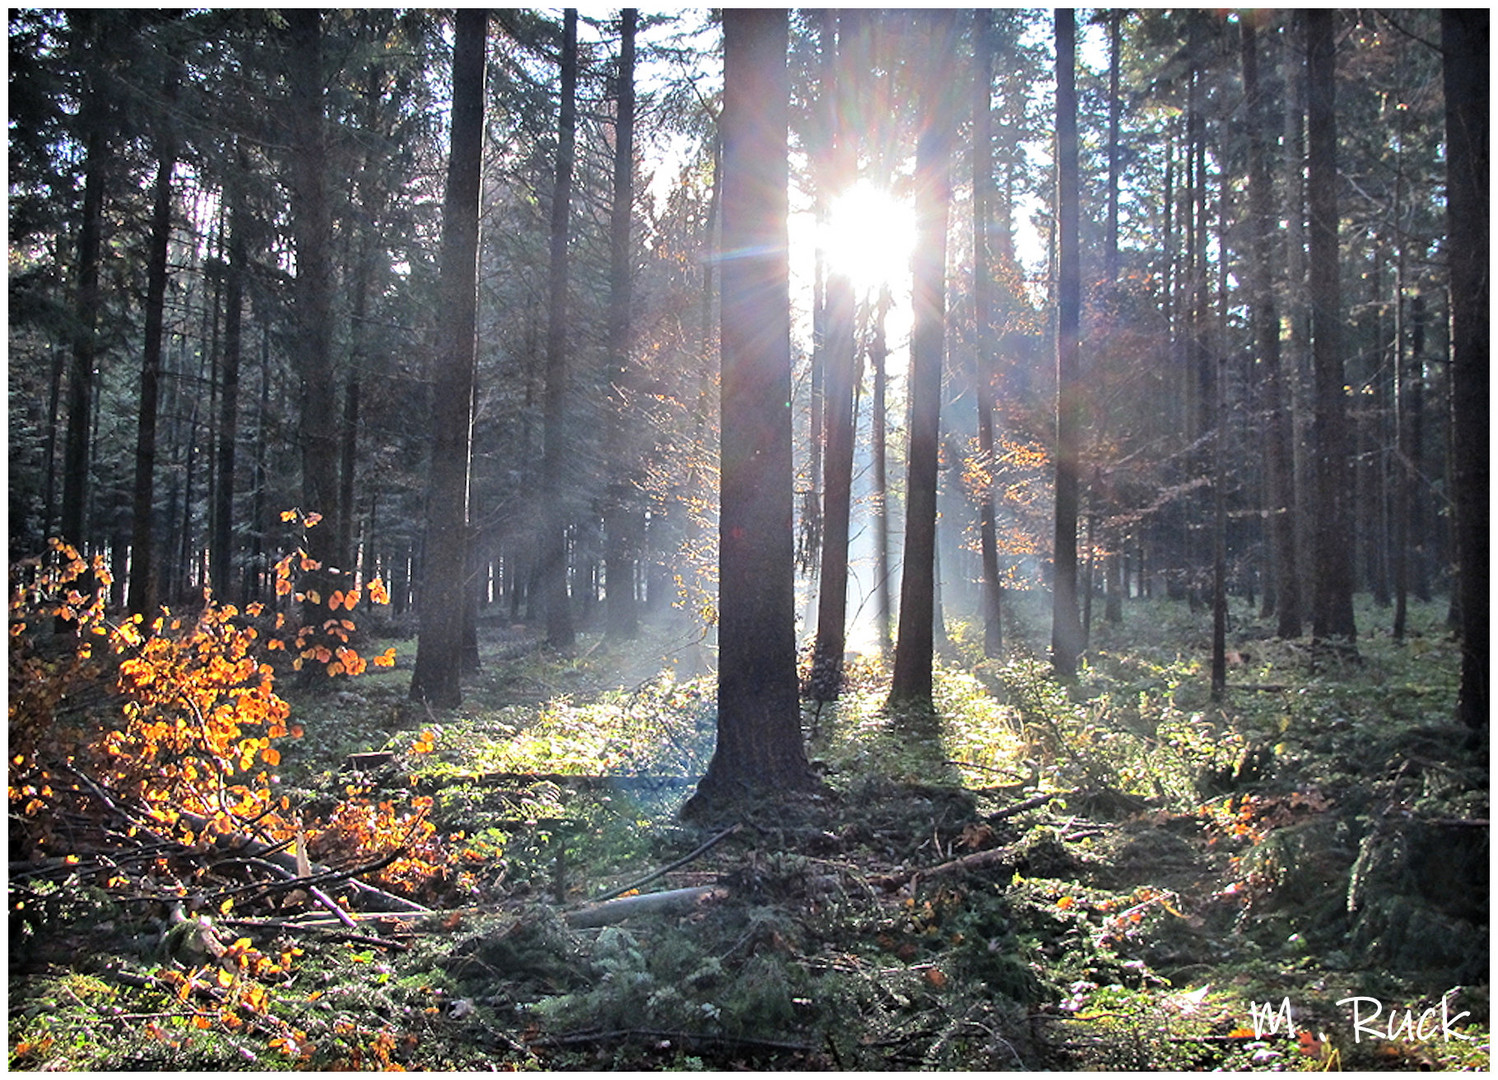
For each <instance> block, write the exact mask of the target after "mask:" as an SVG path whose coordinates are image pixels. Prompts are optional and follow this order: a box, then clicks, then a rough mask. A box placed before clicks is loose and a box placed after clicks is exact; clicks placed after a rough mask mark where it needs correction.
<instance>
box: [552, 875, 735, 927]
mask: <svg viewBox="0 0 1498 1080" xmlns="http://www.w3.org/2000/svg"><path fill="white" fill-rule="evenodd" d="M727 895H728V890H727V889H723V888H720V887H718V886H716V885H707V886H704V887H702V888H696V889H670V890H667V891H666V892H656V893H645V894H643V895H641V896H626V897H623V898H621V899H618V900H608V901H605V902H604V903H601V904H589V905H588V906H587V907H582V908H577V909H576V910H574V911H569V912H567V913H566V914H565V915H564V916H563V917H564V918H565V919H566V920H567V925H569V926H571V927H574V928H576V929H583V928H585V927H590V926H610V925H612V924H614V923H616V922H621V921H623V920H624V919H632V918H634V917H635V916H637V915H677V914H683V913H686V912H689V911H693V910H695V909H697V908H699V907H702V906H704V905H706V904H708V903H709V902H711V901H714V900H721V899H723V898H724V897H725V896H727Z"/></svg>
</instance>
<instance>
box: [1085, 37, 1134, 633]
mask: <svg viewBox="0 0 1498 1080" xmlns="http://www.w3.org/2000/svg"><path fill="white" fill-rule="evenodd" d="M1127 14H1128V13H1127V12H1126V11H1124V10H1123V9H1122V8H1115V9H1114V10H1113V11H1110V12H1109V13H1108V230H1107V236H1106V241H1105V242H1106V245H1107V246H1106V247H1105V248H1104V249H1103V278H1104V281H1105V282H1106V287H1107V290H1108V297H1109V304H1108V313H1109V316H1110V317H1112V318H1117V317H1118V303H1117V296H1118V179H1119V161H1118V157H1119V153H1118V152H1119V138H1118V135H1119V121H1120V117H1121V113H1122V112H1123V98H1122V97H1121V96H1120V95H1119V92H1118V86H1119V74H1120V68H1121V66H1122V58H1123V21H1124V17H1125V16H1126V15H1127ZM1093 490H1094V492H1097V491H1098V490H1099V489H1098V487H1097V486H1096V485H1094V488H1093ZM1103 490H1104V491H1107V492H1109V493H1110V495H1109V497H1107V498H1105V499H1104V500H1103V503H1102V505H1101V506H1100V507H1099V508H1098V509H1099V510H1100V511H1102V512H1105V513H1108V514H1112V513H1113V511H1114V507H1113V502H1112V498H1111V490H1112V488H1111V485H1105V486H1104V487H1103ZM1103 535H1104V540H1105V542H1106V544H1107V548H1108V551H1107V554H1106V555H1105V556H1104V560H1105V562H1104V571H1103V577H1104V586H1103V588H1104V593H1105V595H1106V600H1105V603H1104V607H1103V618H1104V619H1105V620H1106V621H1108V622H1110V623H1115V624H1117V623H1121V622H1123V540H1124V538H1123V536H1122V535H1119V534H1118V532H1117V530H1116V529H1109V530H1108V531H1106V532H1105V533H1104V534H1103ZM1090 629H1091V628H1090V627H1089V632H1090Z"/></svg>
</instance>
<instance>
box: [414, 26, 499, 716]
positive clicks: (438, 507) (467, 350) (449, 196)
mask: <svg viewBox="0 0 1498 1080" xmlns="http://www.w3.org/2000/svg"><path fill="white" fill-rule="evenodd" d="M487 28H488V16H487V14H486V12H485V11H484V10H483V9H482V8H462V9H460V10H459V11H458V13H457V26H456V31H455V38H454V46H453V104H452V135H451V139H452V145H451V148H450V150H449V153H448V159H447V190H446V193H445V196H444V199H443V206H442V265H441V268H440V270H439V274H440V277H439V279H438V289H439V292H440V296H441V303H440V308H439V310H441V312H442V313H443V318H442V320H441V321H440V322H439V324H438V342H437V364H436V371H435V372H433V388H432V466H431V474H430V475H429V477H428V479H427V527H426V534H425V541H424V549H425V550H424V558H423V570H422V583H421V605H420V612H421V632H420V637H419V638H418V640H417V646H416V668H415V671H414V672H413V673H412V676H411V698H412V700H413V701H425V702H427V703H428V704H429V705H432V706H435V707H437V708H455V707H456V706H457V705H458V704H459V703H461V701H462V699H463V692H462V688H461V686H460V676H461V672H462V655H461V654H462V648H463V611H464V604H465V603H466V600H467V591H468V590H467V584H466V581H467V569H468V567H467V551H468V493H469V492H468V485H469V460H470V447H471V444H472V422H473V404H472V403H473V392H474V365H475V345H476V338H475V335H476V333H477V314H478V252H479V182H480V173H481V165H482V158H483V155H482V149H483V139H484V45H485V38H486V36H487Z"/></svg>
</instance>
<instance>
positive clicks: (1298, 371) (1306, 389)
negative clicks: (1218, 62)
mask: <svg viewBox="0 0 1498 1080" xmlns="http://www.w3.org/2000/svg"><path fill="white" fill-rule="evenodd" d="M1303 30H1304V20H1303V19H1301V18H1300V17H1299V16H1298V15H1290V16H1289V17H1287V18H1285V20H1284V22H1283V27H1282V34H1283V45H1284V52H1285V63H1284V67H1283V71H1284V81H1285V103H1284V109H1283V111H1284V114H1285V130H1284V139H1283V142H1284V147H1285V151H1284V163H1285V170H1284V181H1283V184H1284V192H1285V194H1284V200H1285V204H1284V208H1283V209H1284V216H1285V273H1284V296H1285V310H1284V321H1285V323H1286V326H1287V329H1288V331H1289V333H1288V334H1287V336H1286V338H1285V341H1284V347H1285V354H1284V360H1285V362H1284V363H1283V364H1282V366H1281V375H1282V376H1283V379H1282V385H1283V388H1284V391H1285V405H1286V407H1287V408H1288V409H1289V411H1290V444H1291V445H1290V454H1291V458H1290V470H1291V485H1290V486H1291V488H1292V489H1293V492H1294V497H1295V512H1294V515H1293V516H1294V520H1295V566H1296V569H1297V570H1298V571H1299V578H1298V580H1297V582H1296V589H1297V592H1298V594H1299V599H1300V608H1301V611H1300V617H1301V622H1302V624H1304V623H1305V621H1306V619H1307V617H1308V616H1314V612H1315V606H1316V574H1315V570H1316V546H1315V535H1314V523H1315V520H1316V516H1317V515H1316V514H1315V513H1314V510H1315V502H1316V468H1315V462H1314V461H1313V460H1312V450H1311V440H1310V430H1311V425H1312V422H1313V420H1314V412H1315V410H1314V408H1313V405H1312V401H1311V397H1312V395H1313V378H1312V374H1311V369H1312V362H1311V345H1310V337H1311V334H1310V309H1309V305H1308V304H1307V302H1306V293H1307V280H1306V183H1305V180H1306V177H1305V169H1306V140H1305V115H1306V102H1305V83H1306V80H1305V48H1304V34H1303V32H1302V31H1303Z"/></svg>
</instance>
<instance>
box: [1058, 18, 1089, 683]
mask: <svg viewBox="0 0 1498 1080" xmlns="http://www.w3.org/2000/svg"><path fill="white" fill-rule="evenodd" d="M1077 172H1078V170H1077V91H1076V23H1075V16H1074V13H1073V12H1072V11H1071V10H1070V9H1066V8H1061V9H1057V11H1056V178H1057V186H1056V221H1057V228H1058V237H1057V241H1058V256H1057V259H1058V274H1057V290H1056V292H1057V311H1058V315H1057V319H1058V322H1057V328H1056V529H1055V538H1054V544H1055V546H1054V554H1053V566H1054V570H1053V575H1052V576H1053V581H1052V590H1053V591H1052V597H1051V666H1052V668H1053V669H1054V670H1055V673H1056V677H1057V678H1058V679H1061V680H1062V681H1066V682H1069V681H1072V680H1074V679H1075V678H1076V677H1077V657H1078V656H1079V655H1080V653H1081V651H1082V625H1081V622H1080V621H1079V619H1078V615H1077V488H1078V478H1077V470H1078V466H1079V454H1080V440H1081V414H1080V409H1079V405H1080V401H1079V398H1080V395H1081V386H1080V385H1079V345H1080V334H1081V323H1082V277H1081V259H1080V257H1079V255H1080V253H1079V251H1078V228H1077V223H1078V207H1077V197H1078V191H1077V188H1078V175H1077Z"/></svg>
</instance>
